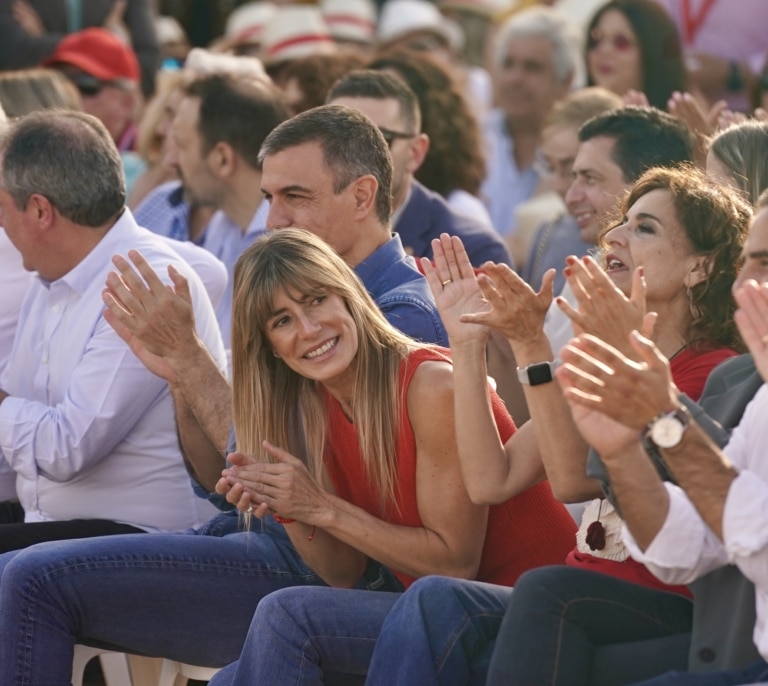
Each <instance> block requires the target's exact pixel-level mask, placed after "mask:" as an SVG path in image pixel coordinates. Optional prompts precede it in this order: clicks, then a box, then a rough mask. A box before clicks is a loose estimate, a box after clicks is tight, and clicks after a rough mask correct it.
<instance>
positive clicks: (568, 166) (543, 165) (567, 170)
mask: <svg viewBox="0 0 768 686" xmlns="http://www.w3.org/2000/svg"><path fill="white" fill-rule="evenodd" d="M532 166H533V170H534V171H535V172H536V173H537V174H538V175H539V176H540V177H541V178H542V179H554V178H555V177H559V178H561V179H563V180H564V181H568V182H569V183H570V182H571V181H572V180H573V159H565V160H559V161H555V162H552V161H551V160H548V159H547V158H546V157H544V156H543V155H541V154H539V155H538V156H537V157H536V158H535V159H534V161H533V165H532Z"/></svg>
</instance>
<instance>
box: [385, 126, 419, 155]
mask: <svg viewBox="0 0 768 686" xmlns="http://www.w3.org/2000/svg"><path fill="white" fill-rule="evenodd" d="M379 131H381V135H382V136H383V137H384V140H385V141H386V142H387V146H389V149H390V150H392V146H393V145H394V143H395V141H396V140H397V139H398V138H402V139H403V140H408V139H409V138H414V137H415V136H416V134H415V133H405V132H404V131H392V129H385V128H384V127H383V126H380V127H379Z"/></svg>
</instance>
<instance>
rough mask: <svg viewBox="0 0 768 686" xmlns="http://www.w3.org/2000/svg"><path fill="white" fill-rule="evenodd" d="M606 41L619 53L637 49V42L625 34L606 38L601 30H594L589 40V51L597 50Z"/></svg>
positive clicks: (590, 33) (616, 34)
mask: <svg viewBox="0 0 768 686" xmlns="http://www.w3.org/2000/svg"><path fill="white" fill-rule="evenodd" d="M605 41H608V42H609V43H610V44H611V45H612V46H613V48H614V49H615V50H617V51H618V52H626V51H627V50H631V49H632V48H633V47H635V40H634V38H632V37H631V36H627V35H625V34H623V33H614V34H613V35H612V36H606V35H605V34H604V33H603V32H602V31H601V30H600V29H592V30H591V31H590V32H589V38H588V39H587V50H595V49H596V48H598V47H599V46H600V45H602V44H603V43H604V42H605Z"/></svg>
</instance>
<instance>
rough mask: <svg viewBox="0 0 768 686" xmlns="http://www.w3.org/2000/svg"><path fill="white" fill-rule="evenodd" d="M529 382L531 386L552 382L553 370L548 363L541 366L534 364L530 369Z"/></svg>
mask: <svg viewBox="0 0 768 686" xmlns="http://www.w3.org/2000/svg"><path fill="white" fill-rule="evenodd" d="M528 381H529V383H530V384H531V386H538V385H539V384H542V383H549V382H550V381H552V368H551V367H550V365H549V364H548V363H546V362H542V363H541V364H532V365H531V366H530V367H528Z"/></svg>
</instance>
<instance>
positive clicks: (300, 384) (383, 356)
mask: <svg viewBox="0 0 768 686" xmlns="http://www.w3.org/2000/svg"><path fill="white" fill-rule="evenodd" d="M280 290H286V291H295V292H298V293H302V294H305V295H313V294H317V293H321V292H322V293H333V294H336V295H338V296H340V297H341V298H342V300H343V301H344V302H345V304H346V306H347V309H348V311H349V313H350V314H351V316H352V319H353V320H354V322H355V325H356V328H357V334H358V350H357V355H356V356H355V359H354V362H353V365H355V367H356V382H355V388H354V394H353V400H352V414H353V417H352V419H353V421H354V423H355V426H356V428H357V431H358V435H359V438H360V450H361V453H362V455H363V460H364V462H365V468H366V471H367V473H368V478H369V479H370V480H371V483H372V484H375V485H376V486H377V487H378V490H379V493H380V496H381V503H382V505H383V504H385V503H386V502H388V501H394V500H395V495H396V476H395V471H396V461H397V434H398V425H399V423H400V422H399V416H400V411H401V408H402V403H403V402H405V398H403V397H401V393H400V389H399V367H400V364H401V362H402V361H403V360H404V359H406V357H407V355H408V352H409V350H410V349H412V348H414V347H417V346H419V345H420V344H418V343H417V342H416V341H413V340H412V339H410V338H408V337H407V336H406V335H405V334H403V333H401V332H400V331H398V330H397V329H395V328H394V327H393V326H392V325H391V324H389V322H388V321H387V320H386V319H385V318H384V316H383V315H382V314H381V312H380V311H379V309H378V307H376V304H375V303H374V302H373V300H372V299H371V297H370V295H369V294H368V292H367V291H366V290H365V288H364V286H363V284H362V283H361V282H360V280H359V279H358V278H357V276H356V274H355V273H354V272H353V271H352V269H351V268H350V267H349V266H348V265H347V264H346V263H345V262H344V261H343V260H342V259H341V258H340V257H339V256H338V255H337V254H336V253H335V252H333V250H332V249H331V248H330V247H329V246H328V245H327V244H326V243H325V242H324V241H322V240H321V239H319V238H317V237H316V236H314V235H313V234H311V233H309V232H307V231H303V230H301V229H280V230H277V231H273V232H272V233H270V234H268V235H266V236H264V237H262V238H260V239H258V240H257V241H255V242H254V243H253V244H252V245H251V246H250V247H249V248H248V249H247V250H246V251H245V252H244V253H243V254H242V255H241V256H240V259H239V260H238V262H237V265H236V267H235V281H234V296H233V305H232V373H233V377H232V378H233V381H232V392H233V409H234V420H235V433H236V436H237V448H238V450H239V451H240V452H243V453H246V454H248V455H255V456H258V457H260V458H261V459H267V458H266V456H265V455H264V453H263V450H262V441H264V440H267V441H269V442H270V443H272V444H274V445H277V446H280V447H282V448H284V449H286V450H288V451H289V452H290V453H291V454H293V455H296V456H297V457H301V458H302V459H303V460H304V462H305V464H306V465H307V467H308V468H309V470H310V472H311V473H312V474H313V475H314V476H315V477H316V478H318V479H320V478H321V475H322V473H323V470H322V469H321V467H322V461H323V451H324V448H325V444H326V439H327V431H328V418H327V415H326V406H325V399H324V395H323V393H322V389H321V387H320V385H319V384H318V383H316V382H315V381H312V380H310V379H307V378H305V377H303V376H301V375H300V374H298V373H296V372H294V371H293V370H292V369H290V368H289V367H288V366H287V365H286V364H285V363H284V362H283V360H282V359H280V358H277V357H275V356H274V354H273V352H272V349H271V346H270V344H269V341H268V338H267V335H266V324H267V321H268V319H269V318H270V317H271V316H272V312H273V311H274V299H275V296H276V294H277V293H278V291H280Z"/></svg>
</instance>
